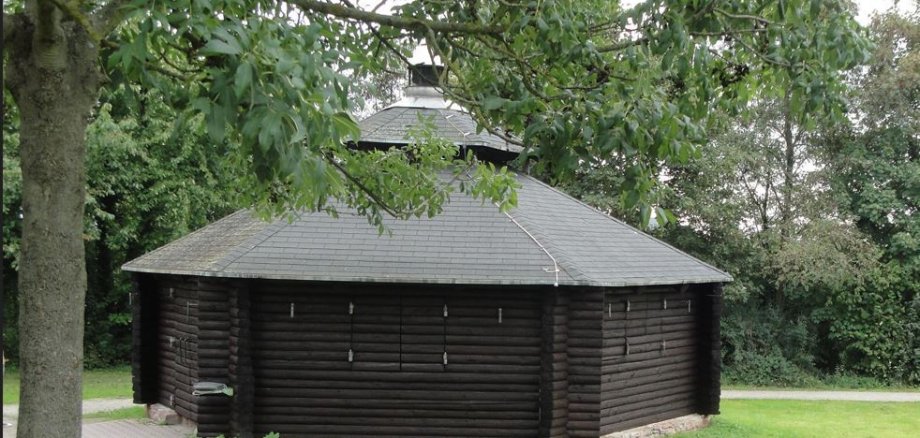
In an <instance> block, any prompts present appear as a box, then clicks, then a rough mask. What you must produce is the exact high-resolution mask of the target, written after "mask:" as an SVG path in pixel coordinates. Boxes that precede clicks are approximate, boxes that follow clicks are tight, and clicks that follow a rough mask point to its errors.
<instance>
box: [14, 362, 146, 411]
mask: <svg viewBox="0 0 920 438" xmlns="http://www.w3.org/2000/svg"><path fill="white" fill-rule="evenodd" d="M129 397H131V368H130V367H127V366H124V367H118V368H108V369H102V370H86V371H85V372H84V373H83V399H84V400H86V399H92V398H129ZM17 403H19V371H18V370H10V369H7V370H6V374H5V375H4V376H3V404H17Z"/></svg>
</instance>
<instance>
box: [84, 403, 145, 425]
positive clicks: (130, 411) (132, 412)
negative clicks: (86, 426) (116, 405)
mask: <svg viewBox="0 0 920 438" xmlns="http://www.w3.org/2000/svg"><path fill="white" fill-rule="evenodd" d="M146 417H147V411H146V409H145V408H144V407H143V406H131V407H130V408H124V409H115V410H112V411H103V412H93V413H89V414H85V415H83V421H84V422H87V420H91V421H94V422H95V421H113V420H131V419H135V418H146Z"/></svg>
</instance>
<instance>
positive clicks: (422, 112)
mask: <svg viewBox="0 0 920 438" xmlns="http://www.w3.org/2000/svg"><path fill="white" fill-rule="evenodd" d="M419 116H421V117H422V118H423V119H425V120H430V121H431V123H432V124H433V125H434V131H435V132H436V133H437V135H438V136H440V137H441V138H444V139H445V140H448V141H450V142H453V143H454V144H456V145H462V146H481V147H488V148H492V149H497V150H500V151H506V152H521V151H522V150H523V148H522V147H520V146H518V145H516V144H513V143H509V142H508V141H506V140H505V139H503V138H501V137H498V136H496V135H492V134H490V133H489V132H488V131H482V132H480V133H477V132H476V131H477V129H476V122H475V121H474V120H473V118H472V117H471V116H470V115H469V113H467V112H465V111H463V110H462V109H461V108H460V107H459V106H457V105H455V104H453V103H451V102H450V101H447V100H444V98H443V97H442V96H441V95H440V94H439V93H437V91H436V90H435V89H434V88H432V87H409V89H408V90H407V95H406V97H405V98H403V100H401V101H400V102H397V103H396V104H394V105H392V106H390V107H387V108H385V109H383V110H382V111H380V112H377V113H375V114H373V115H371V116H369V117H367V118H366V119H364V120H362V121H360V122H359V123H358V126H360V128H361V139H360V142H362V143H380V144H387V145H404V144H408V143H409V139H408V134H409V130H410V129H411V128H412V127H415V126H418V125H419V124H420V123H419Z"/></svg>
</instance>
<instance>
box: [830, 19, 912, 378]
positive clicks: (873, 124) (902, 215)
mask: <svg viewBox="0 0 920 438" xmlns="http://www.w3.org/2000/svg"><path fill="white" fill-rule="evenodd" d="M869 28H870V30H871V33H872V36H873V37H874V39H875V41H876V43H877V46H876V49H875V51H874V52H873V56H872V58H871V60H870V63H869V65H868V67H867V68H865V69H860V70H857V71H856V72H855V73H854V77H853V85H854V86H853V98H854V103H855V105H854V108H853V116H852V118H853V119H854V120H856V123H854V124H853V126H848V127H842V128H839V127H838V129H833V130H829V132H827V133H826V135H825V138H824V141H825V142H826V144H827V145H828V148H829V150H828V162H829V163H830V165H829V166H828V170H829V173H830V174H831V175H833V179H832V184H833V188H834V191H835V193H836V194H838V195H839V197H840V200H841V203H842V204H843V205H844V206H846V208H847V209H848V211H850V212H852V214H853V215H854V216H855V224H856V226H857V227H858V228H859V229H860V230H861V231H862V232H863V233H865V234H866V235H867V236H869V237H870V238H871V240H872V242H873V243H874V244H875V245H876V246H877V247H878V248H879V250H880V251H882V255H883V256H882V261H883V263H884V264H883V266H882V267H881V268H880V269H879V270H877V271H875V272H874V273H873V274H874V275H873V279H874V282H873V285H874V287H871V288H870V287H866V288H861V289H856V290H851V291H847V290H842V291H840V293H839V294H836V295H835V296H833V297H832V300H829V303H828V305H829V306H830V307H831V309H833V319H829V320H830V334H831V336H832V337H833V339H834V340H835V341H836V343H837V348H838V349H839V351H841V357H839V358H838V360H840V361H841V363H843V364H844V365H845V366H848V367H851V368H853V369H856V370H858V371H860V372H864V373H869V374H873V375H879V376H883V377H885V378H891V379H902V380H906V381H910V382H915V383H916V382H920V335H918V333H920V214H918V213H920V111H918V109H920V4H917V5H916V9H914V11H913V12H912V13H909V14H905V15H900V14H898V13H896V12H894V11H889V12H887V13H884V14H881V15H878V16H876V17H874V18H873V20H872V23H871V25H870V27H869Z"/></svg>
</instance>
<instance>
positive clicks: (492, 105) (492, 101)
mask: <svg viewBox="0 0 920 438" xmlns="http://www.w3.org/2000/svg"><path fill="white" fill-rule="evenodd" d="M507 101H508V99H505V98H503V97H498V96H489V97H487V98H485V99H483V100H482V109H483V111H493V110H496V109H499V108H501V107H502V105H504V104H505V102H507Z"/></svg>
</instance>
